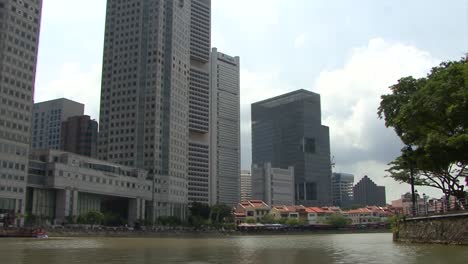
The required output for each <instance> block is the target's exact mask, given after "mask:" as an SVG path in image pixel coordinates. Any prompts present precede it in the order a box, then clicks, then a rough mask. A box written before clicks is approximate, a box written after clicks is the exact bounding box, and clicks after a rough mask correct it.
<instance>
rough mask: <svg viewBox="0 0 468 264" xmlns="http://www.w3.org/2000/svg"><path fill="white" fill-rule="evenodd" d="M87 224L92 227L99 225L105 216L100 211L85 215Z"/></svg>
mask: <svg viewBox="0 0 468 264" xmlns="http://www.w3.org/2000/svg"><path fill="white" fill-rule="evenodd" d="M85 219H86V223H88V224H91V225H99V224H101V223H102V221H103V220H104V215H103V214H102V213H101V212H99V211H95V210H92V211H89V212H88V213H86V215H85Z"/></svg>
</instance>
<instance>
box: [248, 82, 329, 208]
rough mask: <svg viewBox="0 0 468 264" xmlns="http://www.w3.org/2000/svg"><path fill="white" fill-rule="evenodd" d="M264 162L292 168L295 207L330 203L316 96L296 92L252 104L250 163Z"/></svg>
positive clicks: (325, 141)
mask: <svg viewBox="0 0 468 264" xmlns="http://www.w3.org/2000/svg"><path fill="white" fill-rule="evenodd" d="M266 162H271V166H272V167H275V168H287V167H288V166H293V167H294V176H295V179H294V180H295V201H296V204H303V205H306V206H314V205H330V204H331V195H330V191H331V189H330V184H331V161H330V136H329V129H328V127H326V126H323V125H322V124H321V109H320V95H319V94H316V93H313V92H309V91H306V90H297V91H294V92H290V93H287V94H283V95H280V96H277V97H274V98H271V99H267V100H264V101H261V102H257V103H254V104H252V163H253V164H264V163H266Z"/></svg>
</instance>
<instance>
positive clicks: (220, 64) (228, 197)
mask: <svg viewBox="0 0 468 264" xmlns="http://www.w3.org/2000/svg"><path fill="white" fill-rule="evenodd" d="M211 91H212V96H211V107H210V112H211V159H210V163H211V176H210V184H211V193H212V196H211V198H212V199H211V202H210V203H211V204H226V205H229V206H235V205H236V204H237V203H239V201H240V192H241V187H240V178H239V176H240V60H239V57H232V56H229V55H227V54H224V53H221V52H219V51H218V50H217V49H216V48H213V49H212V52H211Z"/></svg>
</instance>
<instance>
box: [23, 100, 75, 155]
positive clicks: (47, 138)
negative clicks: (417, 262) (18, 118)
mask: <svg viewBox="0 0 468 264" xmlns="http://www.w3.org/2000/svg"><path fill="white" fill-rule="evenodd" d="M83 114H84V104H81V103H78V102H75V101H72V100H68V99H65V98H60V99H55V100H50V101H45V102H40V103H35V104H34V108H33V116H32V129H31V131H32V144H31V146H32V148H33V149H60V135H61V131H62V122H63V121H66V120H67V119H68V118H69V117H72V116H80V115H83Z"/></svg>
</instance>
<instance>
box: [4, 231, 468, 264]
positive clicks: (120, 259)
mask: <svg viewBox="0 0 468 264" xmlns="http://www.w3.org/2000/svg"><path fill="white" fill-rule="evenodd" d="M10 263H25V264H26V263H27V264H29V263H31V264H33V263H34V264H36V263H44V264H68V263H103V264H120V263H132V264H140V263H145V264H149V263H193V264H201V263H294V264H295V263H301V264H304V263H397V264H404V263H421V264H432V263H464V264H467V263H468V247H466V246H445V245H422V244H400V243H394V242H392V235H391V234H388V233H383V234H382V233H380V234H336V235H335V234H326V235H322V234H308V235H261V236H227V237H220V238H49V239H43V240H40V239H14V238H5V239H0V264H10Z"/></svg>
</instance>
